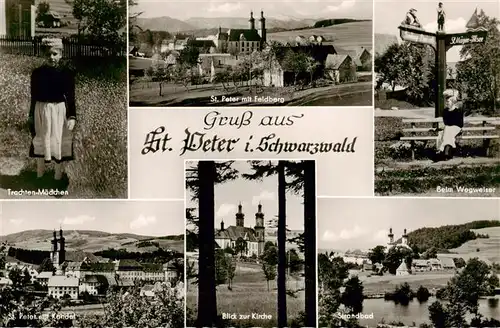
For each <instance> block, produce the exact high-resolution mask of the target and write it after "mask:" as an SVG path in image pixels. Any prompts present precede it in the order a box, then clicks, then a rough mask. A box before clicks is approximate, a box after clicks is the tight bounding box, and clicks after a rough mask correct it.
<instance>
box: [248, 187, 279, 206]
mask: <svg viewBox="0 0 500 328" xmlns="http://www.w3.org/2000/svg"><path fill="white" fill-rule="evenodd" d="M275 199H276V194H275V193H274V192H272V191H267V190H262V191H261V192H260V195H258V196H253V198H252V205H253V206H257V205H259V203H260V202H261V201H263V200H275Z"/></svg>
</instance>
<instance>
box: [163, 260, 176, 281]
mask: <svg viewBox="0 0 500 328" xmlns="http://www.w3.org/2000/svg"><path fill="white" fill-rule="evenodd" d="M163 272H164V274H165V276H164V281H170V282H171V281H176V280H177V279H178V278H179V276H178V273H177V270H176V268H175V266H174V264H173V262H170V263H165V264H163Z"/></svg>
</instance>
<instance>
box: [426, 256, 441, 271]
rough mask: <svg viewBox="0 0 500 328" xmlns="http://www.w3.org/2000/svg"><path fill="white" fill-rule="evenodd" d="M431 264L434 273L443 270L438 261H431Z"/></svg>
mask: <svg viewBox="0 0 500 328" xmlns="http://www.w3.org/2000/svg"><path fill="white" fill-rule="evenodd" d="M429 264H430V266H431V270H432V271H438V270H442V269H443V266H442V265H441V261H440V260H438V259H429Z"/></svg>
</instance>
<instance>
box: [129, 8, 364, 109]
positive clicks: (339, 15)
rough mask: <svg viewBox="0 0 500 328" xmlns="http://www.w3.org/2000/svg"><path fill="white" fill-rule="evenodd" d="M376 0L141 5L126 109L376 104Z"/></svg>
mask: <svg viewBox="0 0 500 328" xmlns="http://www.w3.org/2000/svg"><path fill="white" fill-rule="evenodd" d="M372 14H373V0H340V1H329V0H313V1H307V2H301V1H287V0H274V1H266V2H258V1H253V2H252V1H218V0H215V1H205V2H199V1H195V2H193V1H186V2H180V1H170V0H159V1H151V0H135V1H134V3H133V4H131V6H130V7H129V16H130V18H129V22H130V25H129V49H128V51H129V53H128V56H129V76H130V86H129V87H130V106H132V107H176V106H193V107H198V106H372V104H373V91H372V89H373V88H372V81H373V77H372V62H373V55H372V52H373V36H372Z"/></svg>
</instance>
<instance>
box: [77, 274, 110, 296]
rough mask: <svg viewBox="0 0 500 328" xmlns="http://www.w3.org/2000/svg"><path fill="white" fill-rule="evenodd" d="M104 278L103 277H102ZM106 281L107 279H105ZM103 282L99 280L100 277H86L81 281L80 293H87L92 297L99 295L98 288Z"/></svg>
mask: <svg viewBox="0 0 500 328" xmlns="http://www.w3.org/2000/svg"><path fill="white" fill-rule="evenodd" d="M101 277H103V276H101ZM103 278H104V279H106V278H105V277H103ZM100 284H101V282H100V280H99V278H98V276H95V275H86V276H85V278H83V279H82V280H81V281H80V286H79V292H80V293H84V292H87V293H89V294H90V295H97V294H98V287H99V286H100Z"/></svg>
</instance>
